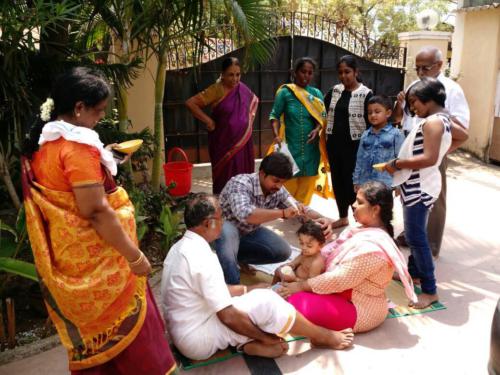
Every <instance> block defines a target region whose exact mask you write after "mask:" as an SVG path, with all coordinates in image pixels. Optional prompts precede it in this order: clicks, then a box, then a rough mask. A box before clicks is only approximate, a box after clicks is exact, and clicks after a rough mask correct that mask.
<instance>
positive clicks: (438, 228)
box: [427, 156, 448, 257]
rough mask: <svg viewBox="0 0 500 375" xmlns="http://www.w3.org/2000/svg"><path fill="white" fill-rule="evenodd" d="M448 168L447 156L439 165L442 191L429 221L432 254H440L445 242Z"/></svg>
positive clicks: (428, 231) (428, 229) (428, 228)
mask: <svg viewBox="0 0 500 375" xmlns="http://www.w3.org/2000/svg"><path fill="white" fill-rule="evenodd" d="M447 168H448V159H447V157H446V156H445V157H444V158H443V160H442V161H441V165H440V166H439V172H441V193H439V197H438V199H437V200H436V201H435V202H434V205H433V206H432V210H431V212H430V214H429V221H428V223H427V235H428V237H429V246H430V247H431V251H432V255H434V256H435V257H436V256H438V255H439V252H440V250H441V243H442V242H443V233H444V225H445V223H446V169H447Z"/></svg>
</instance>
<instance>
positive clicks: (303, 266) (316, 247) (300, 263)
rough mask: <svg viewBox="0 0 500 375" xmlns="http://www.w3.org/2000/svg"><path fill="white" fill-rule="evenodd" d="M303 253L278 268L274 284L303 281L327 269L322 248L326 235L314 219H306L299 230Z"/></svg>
mask: <svg viewBox="0 0 500 375" xmlns="http://www.w3.org/2000/svg"><path fill="white" fill-rule="evenodd" d="M297 235H298V236H299V244H300V250H301V252H302V253H301V255H299V256H298V257H297V258H295V259H294V260H292V261H291V262H290V263H288V264H285V265H284V266H282V267H280V268H278V269H277V270H276V272H275V274H274V279H273V284H275V283H276V282H278V281H280V280H281V281H286V282H292V281H301V280H307V279H309V278H311V277H314V276H318V275H319V274H321V273H322V272H323V271H324V270H325V261H324V258H323V256H322V255H321V248H322V247H323V246H324V245H325V241H326V239H325V235H324V234H323V230H322V229H321V227H320V226H319V225H318V224H316V223H315V222H314V221H312V220H308V221H306V222H305V223H304V224H302V226H301V227H300V228H299V230H298V231H297Z"/></svg>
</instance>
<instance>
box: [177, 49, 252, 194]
mask: <svg viewBox="0 0 500 375" xmlns="http://www.w3.org/2000/svg"><path fill="white" fill-rule="evenodd" d="M240 78H241V70H240V63H239V61H238V59H237V58H236V57H228V58H226V59H224V61H223V62H222V73H221V76H220V80H219V81H217V82H216V83H214V84H213V85H210V86H209V87H208V88H206V89H205V90H203V91H202V92H200V93H199V94H197V95H195V96H193V97H191V98H189V99H188V100H187V101H186V107H187V108H188V109H189V110H190V111H191V113H192V114H193V116H194V117H196V118H197V119H198V120H200V121H203V122H204V123H205V124H206V126H207V130H208V152H209V154H210V162H211V163H212V181H213V192H214V194H219V193H220V192H221V191H222V189H223V188H224V186H225V185H226V183H227V182H228V181H229V180H230V179H231V177H233V176H236V175H238V174H241V173H253V172H255V155H254V150H253V142H252V130H253V120H254V118H255V112H256V111H257V106H258V104H259V98H257V96H256V95H255V94H254V93H253V92H252V90H250V89H249V88H248V87H247V86H246V85H245V84H244V83H243V82H240ZM208 105H209V106H210V107H211V108H212V114H211V116H208V115H206V114H205V113H204V112H203V109H202V108H204V107H206V106H208Z"/></svg>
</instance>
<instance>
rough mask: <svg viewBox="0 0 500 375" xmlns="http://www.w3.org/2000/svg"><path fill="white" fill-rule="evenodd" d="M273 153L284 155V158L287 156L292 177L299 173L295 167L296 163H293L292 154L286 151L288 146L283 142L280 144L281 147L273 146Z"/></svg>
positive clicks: (296, 166) (297, 167) (298, 169)
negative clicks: (290, 164) (290, 165)
mask: <svg viewBox="0 0 500 375" xmlns="http://www.w3.org/2000/svg"><path fill="white" fill-rule="evenodd" d="M274 151H276V152H281V153H282V154H285V155H286V156H288V158H289V159H290V162H291V163H292V173H293V175H294V176H295V175H296V174H297V173H299V172H300V168H299V166H298V165H297V163H296V162H295V159H294V158H293V156H292V153H291V152H290V150H289V149H288V145H287V144H286V143H285V142H281V147H280V145H278V144H275V145H274Z"/></svg>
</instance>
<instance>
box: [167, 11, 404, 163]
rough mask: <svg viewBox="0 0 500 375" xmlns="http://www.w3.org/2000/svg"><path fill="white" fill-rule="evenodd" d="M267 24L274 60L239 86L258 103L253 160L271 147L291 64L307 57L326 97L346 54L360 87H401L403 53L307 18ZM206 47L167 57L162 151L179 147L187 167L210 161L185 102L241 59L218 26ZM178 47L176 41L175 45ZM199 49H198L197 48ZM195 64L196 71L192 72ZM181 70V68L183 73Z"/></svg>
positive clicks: (393, 91)
mask: <svg viewBox="0 0 500 375" xmlns="http://www.w3.org/2000/svg"><path fill="white" fill-rule="evenodd" d="M277 20H279V22H277V21H276V20H274V21H272V22H271V24H272V25H273V26H274V27H275V28H276V30H277V33H276V34H277V35H280V34H282V35H287V34H288V36H278V37H277V39H276V41H277V49H276V53H275V54H274V57H273V58H272V59H271V60H270V61H268V62H267V63H266V64H262V65H257V66H255V67H254V69H253V70H250V71H248V72H246V73H245V74H243V76H242V81H243V82H245V84H246V85H247V86H248V87H250V89H252V91H253V92H254V93H255V94H256V95H257V96H258V97H259V98H260V104H259V109H258V113H257V116H256V119H255V123H254V130H253V142H254V146H255V153H256V157H262V156H263V155H264V154H265V152H266V150H267V148H268V147H269V145H270V144H271V142H272V139H273V135H272V131H271V128H270V124H269V120H268V117H269V113H270V111H271V109H272V106H273V102H274V95H275V92H276V90H277V89H278V87H279V86H280V85H282V84H284V83H287V82H290V73H291V66H292V63H293V61H294V60H295V59H296V58H298V57H301V56H310V57H312V58H314V59H315V60H316V61H317V62H318V69H317V71H316V74H315V79H314V81H313V82H312V85H313V86H315V87H318V88H319V89H320V90H321V91H322V92H323V93H326V92H327V91H328V89H329V88H330V87H332V86H333V85H334V84H336V83H338V77H337V72H336V64H337V61H338V60H339V58H340V57H341V56H342V55H345V54H355V55H357V56H358V57H359V59H358V62H359V67H360V71H361V75H362V79H363V83H364V84H365V85H366V86H368V87H370V88H371V89H372V90H373V91H374V92H375V93H376V94H385V95H388V96H393V97H395V96H396V95H397V93H398V92H399V91H400V90H401V89H402V88H403V82H404V66H405V60H406V49H405V48H400V47H396V46H387V45H384V44H383V43H378V42H377V41H374V40H372V39H368V40H367V39H366V38H365V39H363V38H362V37H361V36H360V35H359V34H356V33H353V32H351V31H348V30H347V29H345V28H343V27H340V26H339V25H337V24H336V23H335V22H334V21H331V20H327V19H325V18H324V17H320V16H315V15H311V14H307V13H286V14H284V15H283V16H281V17H277ZM204 40H205V44H206V45H205V46H204V48H203V49H202V50H201V52H200V53H198V55H197V56H195V55H194V54H193V51H196V50H197V48H196V47H197V46H196V44H195V43H196V42H195V41H189V43H191V44H188V41H185V42H186V43H185V44H183V45H182V44H179V43H178V44H175V45H173V46H174V47H175V48H174V49H172V50H171V53H170V55H169V71H168V72H167V77H166V83H165V100H164V116H163V118H164V126H165V135H166V138H167V143H166V151H167V152H168V150H169V149H170V148H172V147H181V148H183V149H184V150H185V151H186V153H187V154H188V157H189V160H190V161H191V162H196V163H200V162H208V161H209V157H208V150H207V143H208V139H207V132H206V130H205V127H204V126H203V125H202V124H201V123H200V122H199V121H198V120H196V119H194V117H193V116H192V115H191V113H189V111H188V110H187V109H186V107H185V105H184V102H185V100H186V99H188V98H189V97H191V96H192V95H194V94H196V93H197V92H199V91H201V90H203V89H205V88H206V87H208V86H209V85H210V84H212V83H214V82H215V81H216V79H217V78H218V76H219V74H220V67H221V61H222V59H223V58H224V57H225V56H227V55H231V56H235V57H238V58H240V59H242V58H243V56H244V54H245V50H244V49H241V48H239V46H240V45H241V41H240V40H239V39H238V37H237V35H236V34H235V31H234V29H233V28H232V27H230V26H224V27H219V28H218V31H217V33H216V34H213V35H212V36H211V37H208V33H207V34H206V36H205V37H204ZM177 42H179V41H177ZM198 50H199V49H198ZM193 65H196V66H197V68H196V69H192V68H190V67H191V66H193ZM181 68H182V69H181Z"/></svg>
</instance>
